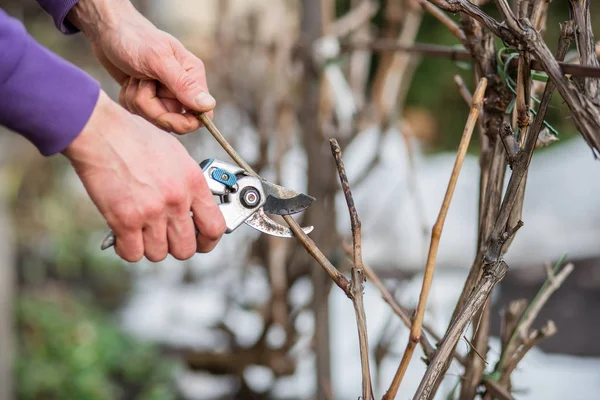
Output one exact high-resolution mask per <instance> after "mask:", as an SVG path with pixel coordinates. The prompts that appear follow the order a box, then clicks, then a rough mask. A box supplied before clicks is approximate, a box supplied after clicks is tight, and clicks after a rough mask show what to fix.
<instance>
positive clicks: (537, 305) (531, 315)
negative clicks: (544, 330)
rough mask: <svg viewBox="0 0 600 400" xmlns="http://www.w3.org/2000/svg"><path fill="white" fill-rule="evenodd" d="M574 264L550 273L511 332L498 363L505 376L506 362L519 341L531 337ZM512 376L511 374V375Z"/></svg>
mask: <svg viewBox="0 0 600 400" xmlns="http://www.w3.org/2000/svg"><path fill="white" fill-rule="evenodd" d="M558 268H560V261H559V262H558V263H557V268H556V269H558ZM573 269H574V267H573V264H572V263H569V264H567V265H565V266H564V267H563V268H562V270H560V272H558V273H556V271H550V272H549V274H548V277H547V278H546V281H545V282H544V284H543V285H542V287H541V288H540V291H539V293H538V294H537V295H536V296H535V298H534V299H533V301H532V302H531V304H529V306H528V307H527V309H526V310H525V311H524V312H523V314H522V315H521V318H520V320H519V323H518V324H517V325H516V326H515V327H514V329H513V330H512V331H511V332H512V334H511V336H510V339H509V340H508V343H507V344H506V348H505V350H504V351H503V352H502V355H501V357H500V360H499V361H498V368H497V369H499V370H501V371H503V376H504V375H505V374H506V367H505V364H507V362H506V360H507V359H510V358H512V357H513V354H514V353H515V352H516V351H517V348H518V347H519V344H518V340H519V338H521V339H522V340H524V341H525V340H526V339H527V337H528V336H529V333H528V332H529V329H530V328H531V325H532V324H533V321H534V320H535V319H536V318H537V316H538V315H539V313H540V311H541V310H542V308H543V307H544V305H545V304H546V302H547V301H548V299H549V298H550V296H552V294H553V293H554V292H555V291H556V290H558V288H559V287H560V286H561V285H562V284H563V282H564V281H565V280H566V279H567V277H568V276H569V275H570V274H571V272H573ZM509 375H510V374H509Z"/></svg>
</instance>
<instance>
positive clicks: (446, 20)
mask: <svg viewBox="0 0 600 400" xmlns="http://www.w3.org/2000/svg"><path fill="white" fill-rule="evenodd" d="M419 4H420V5H421V7H423V9H424V10H425V11H427V12H428V13H429V14H431V15H432V16H433V17H435V18H436V19H437V20H438V21H440V22H441V23H442V24H443V25H444V26H445V27H446V28H448V30H449V31H450V33H452V34H453V35H454V36H455V37H456V38H457V39H458V40H459V41H460V42H461V43H464V42H465V41H466V40H467V39H466V37H465V34H464V32H463V31H462V29H460V28H459V26H458V25H456V23H455V22H454V21H452V19H450V17H448V16H447V15H446V14H444V12H443V11H442V10H440V9H439V8H437V7H436V6H434V5H433V4H431V3H430V2H428V1H427V0H419Z"/></svg>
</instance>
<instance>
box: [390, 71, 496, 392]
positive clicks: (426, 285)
mask: <svg viewBox="0 0 600 400" xmlns="http://www.w3.org/2000/svg"><path fill="white" fill-rule="evenodd" d="M486 88H487V79H486V78H482V79H481V80H480V82H479V84H478V85H477V89H476V90H475V94H474V95H473V103H472V105H471V111H470V113H469V117H468V118H467V123H466V125H465V129H464V132H463V136H462V139H461V141H460V144H459V147H458V154H457V155H456V161H455V163H454V167H453V169H452V175H451V176H450V182H449V183H448V189H447V190H446V195H445V196H444V200H443V202H442V208H441V210H440V213H439V216H438V219H437V221H436V222H435V224H434V226H433V229H432V232H431V243H430V247H429V254H428V256H427V265H426V266H425V274H424V277H423V286H422V287H421V294H420V296H419V303H418V305H417V310H416V315H415V319H414V322H413V324H412V327H411V330H410V337H409V340H408V344H407V346H406V349H405V350H404V354H403V356H402V361H401V362H400V365H399V366H398V370H397V371H396V375H395V376H394V379H393V381H392V384H391V385H390V388H389V389H388V391H387V393H386V394H385V396H384V399H386V400H388V399H394V398H395V397H396V393H397V392H398V388H399V387H400V384H401V382H402V378H403V377H404V374H405V373H406V370H407V369H408V365H409V363H410V360H411V358H412V355H413V352H414V350H415V347H416V344H417V343H419V341H420V339H421V329H422V325H423V318H424V316H425V308H426V305H427V297H428V295H429V289H430V288H431V283H432V281H433V273H434V270H435V260H436V257H437V251H438V247H439V242H440V238H441V236H442V230H443V228H444V222H445V221H446V215H447V214H448V209H449V208H450V203H451V202H452V196H453V194H454V189H455V188H456V182H457V181H458V176H459V174H460V170H461V168H462V163H463V161H464V159H465V156H466V153H467V149H468V147H469V143H470V142H471V136H472V134H473V130H474V129H475V124H476V123H477V118H478V117H479V113H480V111H481V106H482V105H483V101H484V94H485V90H486Z"/></svg>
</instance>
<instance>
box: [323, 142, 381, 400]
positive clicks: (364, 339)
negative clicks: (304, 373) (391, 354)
mask: <svg viewBox="0 0 600 400" xmlns="http://www.w3.org/2000/svg"><path fill="white" fill-rule="evenodd" d="M329 144H330V145H331V152H332V153H333V157H334V158H335V163H336V166H337V170H338V174H339V176H340V182H341V184H342V191H343V192H344V197H345V198H346V203H347V204H348V211H349V213H350V224H351V227H352V248H353V257H352V258H353V265H352V283H351V285H350V298H351V299H352V303H353V305H354V312H355V314H356V324H357V327H358V342H359V347H360V363H361V368H362V387H363V392H362V398H363V399H365V400H369V399H373V389H372V386H371V372H370V368H369V340H368V336H367V318H366V316H365V308H364V304H363V290H364V283H365V273H364V270H363V261H362V244H361V242H362V241H361V234H360V232H361V224H360V219H359V217H358V212H357V211H356V206H355V205H354V198H353V197H352V191H351V190H350V184H349V183H348V177H347V176H346V169H345V168H344V161H343V160H342V150H341V149H340V146H339V144H338V142H337V140H335V139H331V140H330V141H329Z"/></svg>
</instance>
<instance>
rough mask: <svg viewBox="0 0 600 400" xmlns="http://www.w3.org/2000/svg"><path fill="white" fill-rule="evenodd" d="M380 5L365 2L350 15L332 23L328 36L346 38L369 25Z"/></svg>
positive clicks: (351, 11) (350, 12)
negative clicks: (366, 24)
mask: <svg viewBox="0 0 600 400" xmlns="http://www.w3.org/2000/svg"><path fill="white" fill-rule="evenodd" d="M378 9H379V5H378V4H377V2H375V1H369V0H367V1H363V2H361V3H360V4H359V5H358V6H356V7H355V8H353V9H352V10H350V11H349V12H348V13H346V14H345V15H343V16H342V17H340V18H338V19H337V20H336V21H334V22H333V23H331V26H330V27H329V29H328V30H327V32H326V33H327V34H329V35H333V36H336V37H341V36H346V35H348V34H350V33H352V32H353V31H355V30H356V29H358V28H360V27H361V26H362V25H364V24H365V23H367V22H368V21H369V20H370V19H371V18H372V17H373V16H374V15H375V13H377V10H378Z"/></svg>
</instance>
